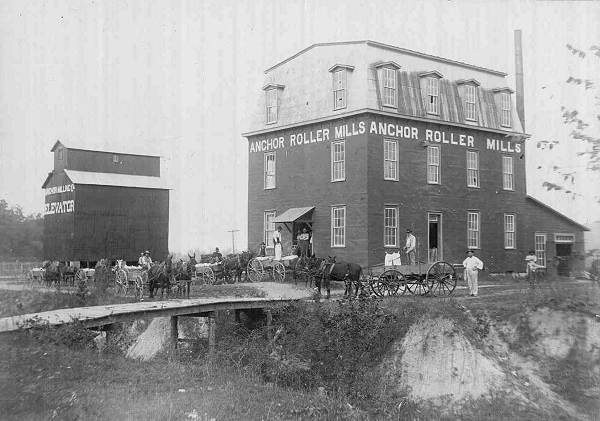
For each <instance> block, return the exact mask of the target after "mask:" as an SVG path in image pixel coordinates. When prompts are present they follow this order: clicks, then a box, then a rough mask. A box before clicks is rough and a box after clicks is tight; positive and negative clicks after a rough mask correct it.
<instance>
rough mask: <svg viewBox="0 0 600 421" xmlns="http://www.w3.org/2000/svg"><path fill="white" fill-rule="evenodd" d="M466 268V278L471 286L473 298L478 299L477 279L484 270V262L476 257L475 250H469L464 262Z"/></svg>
mask: <svg viewBox="0 0 600 421" xmlns="http://www.w3.org/2000/svg"><path fill="white" fill-rule="evenodd" d="M463 266H464V267H465V278H466V279H467V284H468V285H469V291H470V295H471V297H477V287H478V286H477V277H478V275H479V271H480V270H483V262H482V261H481V260H479V259H478V258H477V257H475V255H474V253H473V250H467V258H466V259H465V260H464V261H463Z"/></svg>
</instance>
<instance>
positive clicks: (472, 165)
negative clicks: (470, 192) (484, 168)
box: [467, 151, 479, 187]
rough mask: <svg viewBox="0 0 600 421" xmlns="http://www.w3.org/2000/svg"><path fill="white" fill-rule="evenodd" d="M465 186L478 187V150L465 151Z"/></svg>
mask: <svg viewBox="0 0 600 421" xmlns="http://www.w3.org/2000/svg"><path fill="white" fill-rule="evenodd" d="M467 186H468V187H479V152H477V151H467Z"/></svg>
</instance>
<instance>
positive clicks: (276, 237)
mask: <svg viewBox="0 0 600 421" xmlns="http://www.w3.org/2000/svg"><path fill="white" fill-rule="evenodd" d="M273 247H274V248H275V260H281V252H282V248H281V226H278V227H277V229H276V230H275V232H274V233H273Z"/></svg>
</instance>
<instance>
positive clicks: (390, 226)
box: [383, 206, 398, 247]
mask: <svg viewBox="0 0 600 421" xmlns="http://www.w3.org/2000/svg"><path fill="white" fill-rule="evenodd" d="M397 238H398V208H395V207H389V206H386V207H385V208H384V209H383V245H384V246H385V247H397V240H396V239H397Z"/></svg>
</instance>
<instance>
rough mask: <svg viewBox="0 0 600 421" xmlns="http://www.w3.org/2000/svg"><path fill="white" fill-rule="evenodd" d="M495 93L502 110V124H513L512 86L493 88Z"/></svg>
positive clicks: (497, 104)
mask: <svg viewBox="0 0 600 421" xmlns="http://www.w3.org/2000/svg"><path fill="white" fill-rule="evenodd" d="M492 92H494V95H496V106H497V107H498V108H499V111H500V115H499V117H500V125H501V126H502V127H511V126H512V117H511V115H512V109H511V97H510V95H511V94H512V93H513V91H512V90H511V89H510V88H496V89H492Z"/></svg>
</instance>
